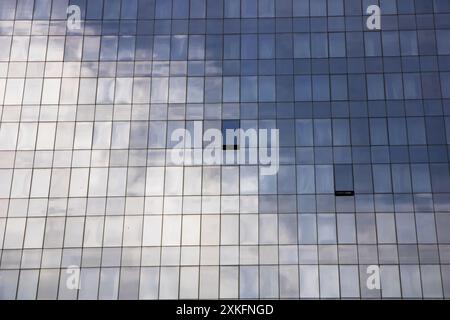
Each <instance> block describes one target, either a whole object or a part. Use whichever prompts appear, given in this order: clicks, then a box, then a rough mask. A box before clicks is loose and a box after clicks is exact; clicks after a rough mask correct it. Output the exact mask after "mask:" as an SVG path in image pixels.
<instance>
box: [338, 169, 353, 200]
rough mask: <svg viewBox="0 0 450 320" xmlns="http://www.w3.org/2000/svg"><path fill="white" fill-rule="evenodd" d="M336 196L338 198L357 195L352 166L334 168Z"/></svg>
mask: <svg viewBox="0 0 450 320" xmlns="http://www.w3.org/2000/svg"><path fill="white" fill-rule="evenodd" d="M334 195H335V196H336V197H351V196H354V195H355V191H354V186H353V166H352V165H348V164H343V165H342V164H338V165H335V166H334Z"/></svg>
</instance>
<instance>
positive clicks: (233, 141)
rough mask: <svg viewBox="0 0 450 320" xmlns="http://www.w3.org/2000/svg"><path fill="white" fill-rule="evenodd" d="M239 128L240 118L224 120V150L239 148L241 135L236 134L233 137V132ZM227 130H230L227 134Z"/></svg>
mask: <svg viewBox="0 0 450 320" xmlns="http://www.w3.org/2000/svg"><path fill="white" fill-rule="evenodd" d="M239 128H240V121H239V120H223V121H222V137H223V150H238V149H239V135H238V134H236V135H234V137H233V132H234V131H235V130H237V129H239ZM227 131H229V133H228V134H227ZM230 133H231V135H230ZM231 137H232V138H231Z"/></svg>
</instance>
